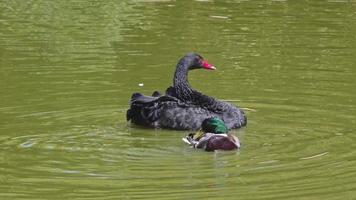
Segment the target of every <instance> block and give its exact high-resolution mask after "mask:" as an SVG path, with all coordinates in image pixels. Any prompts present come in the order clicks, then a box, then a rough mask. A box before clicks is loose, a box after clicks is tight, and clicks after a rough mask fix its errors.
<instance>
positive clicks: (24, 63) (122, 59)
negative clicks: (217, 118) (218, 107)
mask: <svg viewBox="0 0 356 200" xmlns="http://www.w3.org/2000/svg"><path fill="white" fill-rule="evenodd" d="M0 9H1V12H0V27H1V29H0V35H1V37H0V86H1V87H0V96H1V105H0V121H1V123H0V148H1V151H0V161H1V162H0V182H1V183H2V184H1V185H2V186H1V187H0V197H1V199H22V198H26V199H39V198H43V199H83V198H88V199H139V198H142V199H143V198H144V199H177V198H181V199H191V198H214V199H236V198H240V199H272V198H273V199H322V198H327V199H341V198H342V199H352V197H353V196H354V195H355V192H354V191H355V189H356V184H355V183H354V180H353V177H354V176H355V174H356V170H355V168H354V165H355V161H354V160H355V151H354V150H353V149H354V147H355V145H354V143H355V140H356V138H355V136H354V134H353V132H354V127H355V121H356V120H355V116H356V109H355V103H354V102H355V100H356V96H355V94H354V92H353V90H354V89H353V88H354V86H355V83H356V82H355V79H354V77H355V74H356V72H355V68H354V66H353V65H354V59H353V55H354V54H355V44H356V41H355V39H356V38H355V36H354V32H355V31H356V30H355V26H353V24H354V23H353V22H354V21H355V13H356V10H355V3H354V2H352V1H303V2H291V1H261V2H253V1H251V2H250V1H132V2H131V1H120V2H117V1H105V2H101V1H91V2H83V1H75V0H74V1H70V2H67V1H56V2H52V1H46V0H41V1H27V2H26V3H24V2H23V1H2V2H0ZM189 51H198V52H200V53H201V54H202V55H203V56H204V57H205V58H207V59H208V60H209V62H211V63H214V64H215V65H216V66H217V68H218V70H217V71H214V72H207V71H199V70H197V71H192V72H191V73H190V82H191V84H192V85H193V86H194V87H195V88H197V89H199V90H201V91H203V92H204V93H206V94H208V95H212V96H215V97H218V98H220V99H226V100H227V101H230V102H232V103H236V104H238V105H240V106H241V107H243V108H244V109H245V110H246V112H247V115H248V118H249V124H248V126H247V127H246V128H244V129H241V130H234V131H233V132H234V134H236V135H237V136H239V138H240V140H241V142H242V149H241V150H239V151H232V152H214V153H208V152H202V151H197V150H195V149H191V148H189V147H188V146H187V145H185V144H184V143H183V142H182V141H181V138H182V137H183V136H185V135H186V134H187V132H179V131H167V130H152V129H145V128H142V127H137V126H132V125H129V124H127V123H126V119H125V114H126V113H125V112H126V109H127V108H128V100H129V98H130V95H131V94H132V93H133V92H137V91H139V92H143V93H146V94H150V93H152V91H154V90H157V89H158V90H161V91H164V90H165V89H166V87H167V86H169V85H171V84H172V75H173V71H174V66H175V64H176V62H177V60H178V58H180V57H181V56H182V55H184V54H185V53H186V52H189ZM139 83H143V84H144V85H143V86H139Z"/></svg>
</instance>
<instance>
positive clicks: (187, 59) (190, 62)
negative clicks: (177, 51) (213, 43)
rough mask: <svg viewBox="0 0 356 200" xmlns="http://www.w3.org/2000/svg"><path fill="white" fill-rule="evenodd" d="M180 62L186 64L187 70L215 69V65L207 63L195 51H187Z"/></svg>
mask: <svg viewBox="0 0 356 200" xmlns="http://www.w3.org/2000/svg"><path fill="white" fill-rule="evenodd" d="M180 63H181V64H183V65H185V66H187V67H188V69H189V70H192V69H209V70H215V69H216V68H215V66H214V65H212V64H209V63H208V62H207V61H206V60H204V58H203V57H201V56H200V55H199V54H197V53H188V54H187V55H185V56H184V57H183V58H182V59H181V60H180Z"/></svg>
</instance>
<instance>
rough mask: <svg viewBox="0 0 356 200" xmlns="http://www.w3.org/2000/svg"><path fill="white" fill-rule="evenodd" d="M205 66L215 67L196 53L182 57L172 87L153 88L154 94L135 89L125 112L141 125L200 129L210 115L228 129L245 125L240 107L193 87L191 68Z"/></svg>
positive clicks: (129, 118) (127, 116)
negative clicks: (189, 75)
mask: <svg viewBox="0 0 356 200" xmlns="http://www.w3.org/2000/svg"><path fill="white" fill-rule="evenodd" d="M202 68H203V69H210V70H214V69H215V67H214V66H213V65H211V64H209V63H208V62H206V61H205V60H204V59H203V58H202V57H201V56H200V55H198V54H196V53H189V54H187V55H186V56H184V57H183V58H181V59H180V60H179V62H178V64H177V67H176V71H175V74H174V81H173V87H169V88H168V89H167V91H166V94H165V95H161V94H160V93H159V92H154V93H153V95H152V96H145V95H143V94H140V93H134V94H133V95H132V97H131V101H130V109H129V110H127V113H126V118H127V120H128V121H129V120H131V122H132V123H135V124H138V125H143V126H149V127H154V128H169V129H177V130H197V129H199V128H200V127H201V124H202V122H203V120H205V119H206V118H210V117H218V118H220V119H222V120H223V121H224V122H225V124H226V126H227V127H228V128H229V129H231V128H240V127H241V126H244V125H246V123H247V119H246V116H245V114H244V112H243V111H242V110H241V109H239V108H238V107H236V106H234V105H232V104H230V103H227V102H223V101H219V100H217V99H215V98H213V97H209V96H207V95H204V94H202V93H200V92H199V91H197V90H194V89H192V88H191V87H190V84H189V82H188V71H189V70H192V69H202Z"/></svg>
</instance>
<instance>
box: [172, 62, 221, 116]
mask: <svg viewBox="0 0 356 200" xmlns="http://www.w3.org/2000/svg"><path fill="white" fill-rule="evenodd" d="M188 71H189V64H187V63H184V62H179V63H178V64H177V68H176V72H175V74H174V81H173V85H174V88H175V92H176V94H177V97H178V98H179V99H181V100H183V101H185V102H187V103H193V104H196V105H199V106H201V107H205V108H207V109H211V110H215V109H216V107H217V106H219V104H220V103H219V101H217V100H216V99H214V98H213V97H209V96H207V95H204V94H202V93H201V92H199V91H197V90H195V89H193V88H192V87H191V86H190V84H189V81H188Z"/></svg>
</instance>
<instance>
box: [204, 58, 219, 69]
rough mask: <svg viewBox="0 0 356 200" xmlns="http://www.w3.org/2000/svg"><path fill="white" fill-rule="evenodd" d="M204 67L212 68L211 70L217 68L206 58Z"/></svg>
mask: <svg viewBox="0 0 356 200" xmlns="http://www.w3.org/2000/svg"><path fill="white" fill-rule="evenodd" d="M203 67H204V69H210V70H215V69H216V68H215V66H214V65H212V64H210V63H208V62H207V61H206V60H203Z"/></svg>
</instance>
